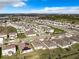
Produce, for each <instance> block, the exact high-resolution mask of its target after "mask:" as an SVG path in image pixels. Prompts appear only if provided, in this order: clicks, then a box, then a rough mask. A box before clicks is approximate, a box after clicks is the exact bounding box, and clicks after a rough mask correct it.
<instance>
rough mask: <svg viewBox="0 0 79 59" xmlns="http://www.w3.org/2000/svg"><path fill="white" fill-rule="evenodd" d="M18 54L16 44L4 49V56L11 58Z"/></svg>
mask: <svg viewBox="0 0 79 59" xmlns="http://www.w3.org/2000/svg"><path fill="white" fill-rule="evenodd" d="M15 53H16V47H15V45H14V44H11V45H6V46H3V47H2V55H3V56H11V55H13V54H15Z"/></svg>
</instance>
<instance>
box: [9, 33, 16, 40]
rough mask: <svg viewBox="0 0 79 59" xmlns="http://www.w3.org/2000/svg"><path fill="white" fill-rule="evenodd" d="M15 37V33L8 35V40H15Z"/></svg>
mask: <svg viewBox="0 0 79 59" xmlns="http://www.w3.org/2000/svg"><path fill="white" fill-rule="evenodd" d="M16 37H17V33H9V38H10V39H15V38H16Z"/></svg>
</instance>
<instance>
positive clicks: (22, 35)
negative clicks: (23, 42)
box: [17, 33, 26, 38]
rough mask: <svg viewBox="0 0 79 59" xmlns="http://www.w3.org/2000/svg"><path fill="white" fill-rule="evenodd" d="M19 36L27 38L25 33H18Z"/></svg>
mask: <svg viewBox="0 0 79 59" xmlns="http://www.w3.org/2000/svg"><path fill="white" fill-rule="evenodd" d="M17 38H26V36H25V34H24V33H18V34H17Z"/></svg>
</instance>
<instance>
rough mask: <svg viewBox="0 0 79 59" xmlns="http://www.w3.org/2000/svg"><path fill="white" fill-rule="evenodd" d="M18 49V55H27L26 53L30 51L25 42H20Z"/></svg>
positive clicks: (28, 45)
mask: <svg viewBox="0 0 79 59" xmlns="http://www.w3.org/2000/svg"><path fill="white" fill-rule="evenodd" d="M19 49H20V53H27V52H31V51H32V49H31V47H30V44H29V43H27V42H20V43H19Z"/></svg>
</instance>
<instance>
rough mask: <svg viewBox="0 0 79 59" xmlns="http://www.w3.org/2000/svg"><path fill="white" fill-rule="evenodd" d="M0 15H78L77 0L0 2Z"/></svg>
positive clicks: (78, 2)
mask: <svg viewBox="0 0 79 59" xmlns="http://www.w3.org/2000/svg"><path fill="white" fill-rule="evenodd" d="M0 13H67V14H68V13H69V14H79V0H0Z"/></svg>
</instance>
